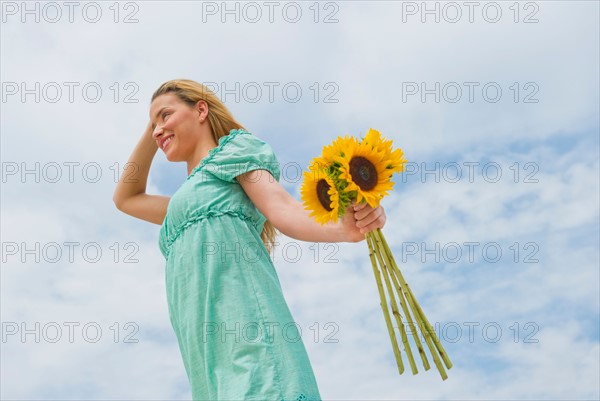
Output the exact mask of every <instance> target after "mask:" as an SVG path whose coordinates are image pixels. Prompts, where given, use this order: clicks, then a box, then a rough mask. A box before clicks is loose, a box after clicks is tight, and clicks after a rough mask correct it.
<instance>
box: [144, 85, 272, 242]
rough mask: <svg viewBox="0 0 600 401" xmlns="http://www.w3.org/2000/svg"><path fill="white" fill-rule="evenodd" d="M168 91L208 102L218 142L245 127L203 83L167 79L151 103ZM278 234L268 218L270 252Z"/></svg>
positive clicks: (266, 229) (263, 234)
mask: <svg viewBox="0 0 600 401" xmlns="http://www.w3.org/2000/svg"><path fill="white" fill-rule="evenodd" d="M166 93H173V94H174V95H176V96H177V97H178V98H179V99H180V100H181V101H182V102H184V103H186V104H187V105H188V106H190V107H195V106H196V103H198V101H199V100H204V101H205V102H206V103H207V104H208V123H209V125H210V128H211V131H212V135H213V138H214V140H215V142H216V143H219V138H221V137H223V136H225V135H229V131H231V130H232V129H239V128H241V129H245V128H244V127H243V126H242V125H241V124H240V123H239V122H237V121H236V119H235V118H234V117H233V115H232V114H231V112H230V111H229V110H228V109H227V107H225V105H224V104H223V103H222V102H221V100H220V99H219V98H218V97H217V95H215V94H214V93H213V92H212V91H211V90H210V89H208V88H207V87H206V86H205V85H202V84H201V83H198V82H196V81H192V80H189V79H173V80H171V81H167V82H165V83H163V84H162V85H161V86H159V88H158V89H157V90H156V91H155V92H154V94H152V99H151V101H150V103H152V102H153V101H154V99H156V98H157V97H158V96H160V95H164V94H166ZM276 236H277V230H276V229H275V227H274V226H273V224H271V222H270V221H269V220H266V221H265V224H264V226H263V229H262V232H261V233H260V238H261V239H262V241H263V243H264V245H265V248H266V249H267V252H268V253H269V254H270V253H271V251H272V249H273V246H274V242H275V237H276Z"/></svg>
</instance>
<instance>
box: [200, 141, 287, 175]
mask: <svg viewBox="0 0 600 401" xmlns="http://www.w3.org/2000/svg"><path fill="white" fill-rule="evenodd" d="M204 169H205V171H206V172H209V173H210V174H212V175H214V176H215V177H217V178H219V179H221V180H224V181H227V182H231V183H237V180H236V179H235V178H236V177H237V176H238V175H240V174H244V173H247V172H249V171H252V170H266V171H269V172H270V173H271V175H272V176H273V177H274V178H275V180H277V181H279V178H280V168H279V162H278V161H277V157H276V156H275V153H274V152H273V149H272V148H271V146H270V145H269V144H268V143H266V142H265V141H263V140H261V139H260V138H257V137H256V136H254V135H253V134H251V133H249V132H247V131H244V130H232V131H231V132H230V133H229V135H226V136H224V137H221V138H219V146H218V147H217V148H216V149H215V152H214V153H213V154H212V157H211V159H210V160H209V161H208V163H207V164H206V166H205V167H204Z"/></svg>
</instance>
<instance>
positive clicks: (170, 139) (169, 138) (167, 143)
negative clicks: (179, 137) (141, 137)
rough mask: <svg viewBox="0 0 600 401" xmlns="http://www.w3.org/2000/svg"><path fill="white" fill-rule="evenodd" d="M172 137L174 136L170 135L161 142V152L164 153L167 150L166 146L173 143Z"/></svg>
mask: <svg viewBox="0 0 600 401" xmlns="http://www.w3.org/2000/svg"><path fill="white" fill-rule="evenodd" d="M173 137H174V135H171V136H170V137H168V138H167V139H165V140H164V141H163V142H162V150H163V151H164V150H165V149H167V146H168V145H169V144H170V143H171V141H173Z"/></svg>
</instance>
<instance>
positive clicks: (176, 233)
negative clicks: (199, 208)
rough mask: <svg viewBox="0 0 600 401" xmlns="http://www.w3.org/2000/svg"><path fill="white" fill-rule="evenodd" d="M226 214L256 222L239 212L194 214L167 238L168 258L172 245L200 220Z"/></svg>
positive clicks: (219, 211)
mask: <svg viewBox="0 0 600 401" xmlns="http://www.w3.org/2000/svg"><path fill="white" fill-rule="evenodd" d="M226 214H228V215H231V216H236V217H239V218H240V219H242V220H244V221H250V222H252V224H254V221H253V220H252V219H251V218H250V217H248V216H246V215H245V214H243V213H241V212H239V211H237V210H209V211H207V212H201V213H198V214H194V215H192V217H190V218H189V219H188V220H187V221H186V222H185V223H184V224H181V225H180V226H179V227H177V228H176V229H175V231H174V232H173V233H171V235H169V236H167V241H166V242H167V244H166V245H167V258H168V257H169V255H170V253H171V245H173V242H175V240H177V238H179V236H180V235H181V233H182V232H183V231H184V230H186V229H187V228H188V227H190V226H191V225H194V224H196V223H197V222H199V221H200V220H204V219H207V218H209V217H215V216H223V215H226Z"/></svg>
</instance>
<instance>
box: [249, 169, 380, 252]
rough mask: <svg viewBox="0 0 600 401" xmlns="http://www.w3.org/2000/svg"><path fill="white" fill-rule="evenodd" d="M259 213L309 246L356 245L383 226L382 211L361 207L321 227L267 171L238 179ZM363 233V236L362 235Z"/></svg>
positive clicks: (256, 171)
mask: <svg viewBox="0 0 600 401" xmlns="http://www.w3.org/2000/svg"><path fill="white" fill-rule="evenodd" d="M237 180H238V182H239V183H240V185H241V186H242V188H243V189H244V191H245V192H246V194H247V195H248V197H249V198H250V200H251V201H252V202H253V203H254V205H255V206H256V207H257V208H258V209H259V210H260V212H261V213H262V214H263V215H264V216H265V217H266V218H267V220H269V221H270V222H271V223H272V224H273V226H275V228H277V229H278V230H279V231H281V232H282V233H283V234H285V235H286V236H288V237H291V238H294V239H297V240H300V241H310V242H359V241H362V240H364V239H365V235H364V234H365V233H366V232H368V231H371V230H374V229H375V228H381V227H383V226H384V225H385V221H386V216H385V212H384V210H383V207H378V208H375V209H374V208H371V207H370V206H368V205H367V206H364V205H360V206H358V208H357V210H356V211H355V210H353V208H348V210H347V211H346V214H345V215H344V217H343V218H341V219H340V220H338V222H337V223H327V224H324V225H321V224H320V223H318V222H316V221H315V219H314V218H313V217H311V216H310V212H309V211H308V210H306V209H304V206H303V205H302V203H300V202H299V201H297V200H296V199H294V197H293V196H291V195H290V194H289V193H288V192H287V191H286V190H285V188H284V187H283V186H281V184H280V183H279V182H277V181H276V180H275V178H273V176H272V175H271V173H269V172H268V171H266V170H253V171H250V172H247V173H245V174H241V175H239V176H238V177H237ZM361 230H362V232H361Z"/></svg>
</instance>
